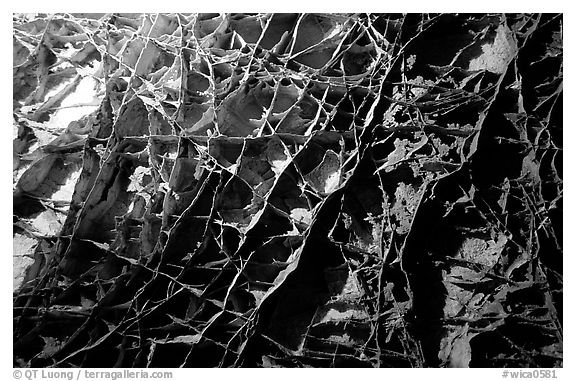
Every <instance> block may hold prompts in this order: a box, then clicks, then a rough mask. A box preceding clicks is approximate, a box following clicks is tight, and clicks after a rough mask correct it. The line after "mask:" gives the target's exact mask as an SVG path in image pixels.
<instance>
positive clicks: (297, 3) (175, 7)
mask: <svg viewBox="0 0 576 381" xmlns="http://www.w3.org/2000/svg"><path fill="white" fill-rule="evenodd" d="M7 2H8V4H6V3H4V4H3V5H2V8H5V7H8V8H9V9H8V10H6V12H2V13H1V14H0V15H1V17H2V18H1V19H0V20H1V21H2V22H1V23H0V25H1V26H2V29H3V33H1V34H0V36H1V38H2V40H1V41H2V42H3V44H2V45H0V46H4V47H5V52H4V54H5V55H6V58H5V59H3V60H1V61H0V62H1V65H2V69H3V70H1V71H0V73H2V78H3V81H2V83H3V84H4V91H3V92H2V103H1V104H2V113H1V117H2V119H1V120H2V129H1V131H2V138H1V139H0V142H1V144H2V149H1V150H0V152H1V154H2V160H0V171H1V174H2V176H1V177H0V179H1V183H2V184H1V187H0V190H1V192H2V196H3V198H2V199H3V201H4V203H5V204H6V206H5V208H6V209H7V208H8V205H7V204H8V200H12V195H11V192H10V189H11V180H10V179H11V170H10V168H11V166H12V164H11V163H12V158H11V157H10V152H11V150H12V143H11V141H12V127H11V125H12V94H11V80H10V79H9V77H10V76H11V75H12V67H11V61H12V60H11V58H10V55H11V53H10V51H11V49H12V48H11V47H12V44H11V29H12V13H13V12H47V13H48V12H59V11H62V10H65V11H66V12H87V11H89V12H97V11H102V10H104V11H114V12H137V11H139V12H142V11H145V12H173V11H183V10H184V11H193V12H214V11H216V12H218V11H227V12H228V11H243V12H246V11H253V12H318V11H320V12H359V11H362V12H368V11H371V12H415V13H421V12H467V13H476V12H480V13H484V12H563V13H564V28H565V29H564V31H565V34H564V68H565V69H564V71H565V73H566V72H568V75H565V78H564V86H565V88H566V91H565V92H564V97H565V102H564V104H565V105H571V104H572V105H574V103H572V102H574V96H573V91H574V89H575V86H574V85H575V83H574V77H573V68H574V56H573V50H572V47H573V46H574V41H575V40H574V27H573V25H574V22H575V21H576V20H575V18H574V17H573V14H572V12H570V11H571V9H569V7H568V5H567V4H566V3H563V2H560V1H547V0H540V1H534V0H527V1H522V2H520V1H505V0H479V1H476V2H472V1H470V0H468V1H467V0H461V1H454V2H447V1H434V0H428V1H422V0H419V1H410V2H407V1H386V0H380V1H379V2H357V1H349V2H340V1H336V0H333V1H331V2H324V3H321V2H319V1H314V0H287V1H285V2H284V1H282V2H280V1H278V0H272V1H266V2H264V1H262V0H258V1H249V2H238V1H231V0H225V1H188V2H180V1H175V2H168V1H163V2H160V1H157V0H156V1H151V0H141V1H138V5H137V6H134V4H133V3H130V2H129V1H124V2H120V1H118V0H114V1H112V0H97V1H94V2H90V3H87V2H82V1H77V0H76V1H57V2H55V1H38V0H35V1H26V2H13V1H10V0H7ZM3 10H4V9H3ZM572 107H574V106H572ZM571 111H572V110H571V109H567V110H566V112H565V113H564V146H565V147H566V146H571V145H573V144H574V142H576V136H575V130H574V129H573V128H572V126H571V123H570V121H571V120H572V121H573V120H574V118H573V117H571V116H572V115H573V114H572V112H571ZM569 116H570V117H571V118H569ZM575 154H576V150H574V149H572V148H569V149H568V150H565V151H564V155H565V156H564V158H565V165H564V168H565V169H564V192H565V197H564V227H565V229H564V230H565V232H570V231H571V229H572V228H573V225H572V224H571V223H570V222H571V217H572V216H574V215H575V214H574V212H575V209H574V206H575V204H574V192H573V190H574V177H573V174H572V173H571V169H572V168H576V166H574V164H576V161H575ZM0 221H1V222H0V223H1V225H0V233H1V238H0V240H1V241H0V242H2V243H3V245H2V246H3V247H5V252H4V253H0V255H1V256H2V259H1V261H2V262H1V267H0V268H1V269H2V271H3V272H4V274H3V276H1V277H0V282H1V283H0V290H1V298H2V304H1V305H4V306H6V308H5V311H4V313H3V314H0V316H1V317H0V319H1V323H2V324H1V327H2V337H3V338H4V339H5V341H4V345H2V346H1V348H2V349H1V351H2V352H1V356H0V359H1V361H2V363H1V364H2V367H1V371H0V377H1V378H2V379H7V380H9V379H13V378H12V371H13V369H12V358H13V355H12V345H11V343H12V276H11V273H12V244H11V242H12V220H11V218H10V219H9V215H8V211H5V212H4V213H3V214H2V216H1V218H0ZM573 234H574V233H573ZM571 238H572V234H569V235H566V239H565V240H564V253H565V255H564V256H565V258H564V261H565V262H564V273H568V275H569V276H565V277H564V295H568V296H569V298H570V299H572V298H573V297H574V282H573V278H572V277H571V276H570V275H571V274H570V271H574V270H573V269H575V268H576V267H575V262H574V255H576V254H575V250H574V240H572V239H571ZM565 299H567V298H565ZM573 306H574V305H573V304H572V303H564V316H563V321H564V344H565V345H564V368H563V369H559V370H558V374H559V378H558V380H569V379H570V380H575V379H576V377H575V376H576V372H575V371H574V370H575V363H576V362H575V360H576V358H575V357H574V350H573V343H574V329H573V327H574V323H573V321H574V307H573ZM8 343H10V344H8ZM173 371H174V375H175V377H174V378H173V379H174V380H190V379H192V380H194V379H198V380H201V379H203V378H204V377H206V376H211V377H214V376H216V377H220V376H221V377H230V378H231V379H232V378H233V379H235V380H250V381H253V380H254V378H255V377H256V378H262V379H265V378H266V379H267V378H269V377H271V376H272V377H275V378H278V377H280V378H281V379H294V377H302V376H304V377H307V378H308V377H309V378H310V379H314V378H324V377H329V378H330V379H331V380H339V379H342V380H348V381H350V380H357V379H359V378H360V377H367V378H375V380H380V379H384V380H398V379H402V378H406V377H410V378H412V377H414V378H416V379H418V378H426V379H433V380H458V381H462V380H463V379H465V380H466V381H469V380H470V381H471V380H478V381H480V380H481V381H485V380H502V377H501V375H502V370H500V369H497V368H496V369H407V370H405V369H382V370H370V369H338V370H334V369H308V370H304V371H300V370H291V369H282V370H278V371H276V370H266V369H259V370H254V369H234V370H225V369H214V370H211V369H204V370H198V369H188V370H186V369H185V370H182V369H174V370H173ZM270 372H274V373H270ZM301 372H305V373H301ZM376 372H377V373H376ZM381 372H382V373H381ZM380 377H382V378H380Z"/></svg>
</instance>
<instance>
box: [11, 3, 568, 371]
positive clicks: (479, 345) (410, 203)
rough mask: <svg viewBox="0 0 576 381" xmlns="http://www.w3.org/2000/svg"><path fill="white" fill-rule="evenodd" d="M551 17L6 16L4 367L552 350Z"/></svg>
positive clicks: (474, 355)
mask: <svg viewBox="0 0 576 381" xmlns="http://www.w3.org/2000/svg"><path fill="white" fill-rule="evenodd" d="M562 27H563V21H562V17H561V15H552V14H548V15H535V14H527V15H524V14H509V15H452V14H442V15H423V14H422V15H420V14H411V15H379V14H358V15H353V14H350V15H342V14H322V15H313V14H302V15H299V14H255V15H246V14H193V15H183V14H151V15H145V14H75V15H74V14H73V15H70V14H65V15H64V14H60V15H50V16H46V15H15V16H14V39H13V41H14V45H13V65H14V70H13V77H14V88H13V97H14V102H13V107H14V134H15V138H14V145H13V147H14V148H13V151H14V153H13V157H14V172H13V173H14V178H13V183H14V210H13V213H14V216H15V217H14V236H13V237H14V238H13V240H14V244H13V251H14V287H15V290H14V319H15V323H14V363H15V365H17V366H33V367H44V366H49V365H50V366H52V365H57V366H83V367H99V366H106V367H112V366H121V367H178V366H186V367H193V366H202V367H208V366H213V367H216V366H246V367H255V366H266V367H269V366H271V367H273V366H314V367H332V366H348V367H350V366H368V367H380V366H382V367H390V366H391V367H424V366H426V367H438V366H452V367H466V366H482V367H490V366H496V367H502V366H513V367H524V366H544V367H553V366H561V365H562V342H563V335H562V285H563V280H562V273H563V272H562V200H563V198H562V194H563V193H562V192H563V183H562V94H563V92H562V72H563V61H562ZM518 348H523V349H524V351H518Z"/></svg>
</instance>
